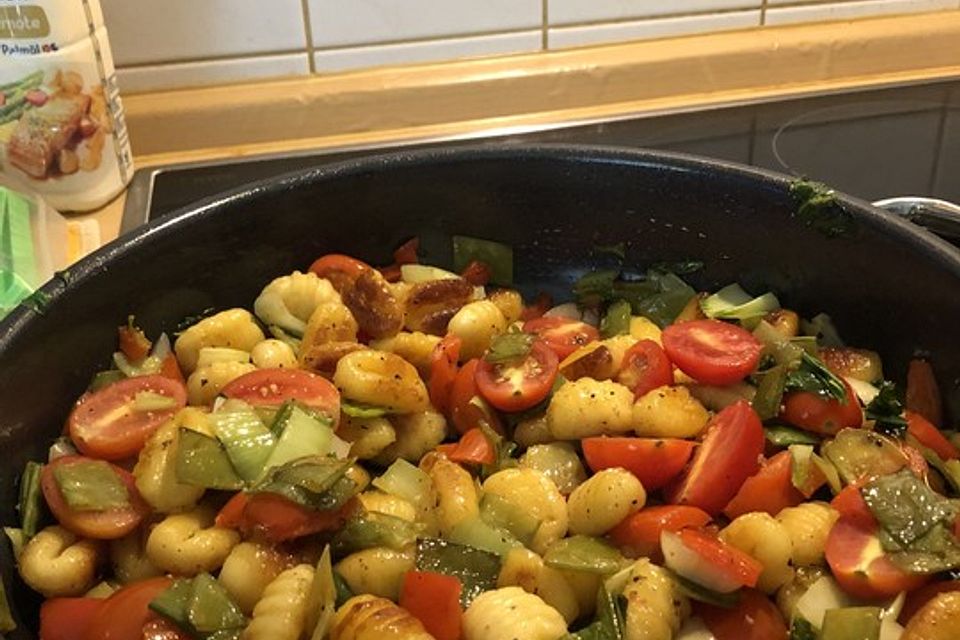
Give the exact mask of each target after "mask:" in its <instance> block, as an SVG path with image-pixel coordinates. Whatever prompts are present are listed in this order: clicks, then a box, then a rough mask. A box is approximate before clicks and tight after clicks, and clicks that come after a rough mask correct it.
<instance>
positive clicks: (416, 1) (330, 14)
mask: <svg viewBox="0 0 960 640" xmlns="http://www.w3.org/2000/svg"><path fill="white" fill-rule="evenodd" d="M309 2H310V24H311V29H312V32H313V44H314V46H316V47H342V46H349V45H357V44H371V43H378V42H397V41H402V40H409V39H414V38H442V37H444V36H456V35H470V34H478V33H485V32H491V31H508V30H520V29H531V28H541V27H542V25H543V7H542V4H541V1H540V0H400V1H398V0H309Z"/></svg>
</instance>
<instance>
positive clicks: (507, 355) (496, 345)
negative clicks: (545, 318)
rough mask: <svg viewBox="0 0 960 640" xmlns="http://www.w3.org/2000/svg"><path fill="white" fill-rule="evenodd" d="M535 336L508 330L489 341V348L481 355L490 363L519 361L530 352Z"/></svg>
mask: <svg viewBox="0 0 960 640" xmlns="http://www.w3.org/2000/svg"><path fill="white" fill-rule="evenodd" d="M536 339H537V336H535V335H534V334H532V333H524V332H522V331H508V332H507V333H503V334H500V335H499V336H497V337H496V338H494V339H493V341H492V342H491V343H490V350H489V351H487V354H486V355H485V356H484V357H483V358H484V360H486V361H487V362H489V363H491V364H513V363H515V362H520V361H521V360H523V359H524V358H526V357H527V355H528V354H529V353H530V349H531V348H533V343H534V342H535V341H536Z"/></svg>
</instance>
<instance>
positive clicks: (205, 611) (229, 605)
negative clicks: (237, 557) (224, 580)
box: [148, 573, 247, 640]
mask: <svg viewBox="0 0 960 640" xmlns="http://www.w3.org/2000/svg"><path fill="white" fill-rule="evenodd" d="M148 606H149V608H150V609H151V610H152V611H155V612H156V613H159V614H160V615H161V616H163V617H164V618H167V619H168V620H170V621H171V622H173V623H174V624H175V625H177V627H179V628H180V629H182V630H183V631H184V632H186V633H188V634H190V635H191V636H193V637H195V638H206V639H207V640H214V639H217V640H221V639H223V638H229V637H232V636H234V635H236V634H237V633H239V632H240V631H241V630H242V629H243V628H244V627H245V626H246V624H247V619H246V617H245V616H244V615H243V612H242V611H241V610H240V607H239V606H237V604H236V603H235V602H234V601H233V599H232V598H231V597H230V594H228V593H227V591H226V589H224V588H223V586H222V585H221V584H220V583H219V582H218V581H217V580H216V579H215V578H214V577H213V576H211V575H210V574H209V573H201V574H198V575H196V576H194V577H193V578H190V579H185V578H178V579H176V580H174V581H173V583H172V584H171V585H170V586H169V587H167V588H166V589H165V590H164V591H161V592H160V593H159V594H158V595H157V596H156V597H155V598H154V599H153V600H152V601H151V602H150V604H149V605H148Z"/></svg>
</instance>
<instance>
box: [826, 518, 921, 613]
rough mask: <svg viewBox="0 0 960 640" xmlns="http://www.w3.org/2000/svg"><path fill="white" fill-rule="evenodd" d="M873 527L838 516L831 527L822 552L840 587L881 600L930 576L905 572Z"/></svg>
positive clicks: (906, 589) (915, 585) (855, 594)
mask: <svg viewBox="0 0 960 640" xmlns="http://www.w3.org/2000/svg"><path fill="white" fill-rule="evenodd" d="M876 531H877V530H876V528H875V527H874V528H872V529H871V528H867V527H864V526H863V525H862V524H860V523H858V522H856V521H855V520H853V519H851V518H847V517H841V518H840V519H839V520H837V522H836V523H835V524H834V525H833V528H832V529H830V535H829V536H827V544H826V547H825V548H824V556H825V557H826V560H827V564H828V565H830V571H831V572H833V577H834V578H835V579H836V580H837V584H839V585H840V588H841V589H843V590H844V591H846V592H847V593H849V594H850V595H852V596H854V597H856V598H862V599H864V600H882V599H884V598H892V597H893V596H895V595H897V594H898V593H900V592H901V591H912V590H913V589H917V588H918V587H920V586H922V585H923V584H925V583H926V582H927V581H929V579H930V576H927V575H921V574H912V573H907V572H906V571H904V570H903V569H901V568H900V567H898V566H897V565H895V564H894V563H893V561H892V560H891V559H890V557H889V556H887V555H886V554H885V553H884V552H883V547H882V546H880V539H879V538H878V537H877V533H876Z"/></svg>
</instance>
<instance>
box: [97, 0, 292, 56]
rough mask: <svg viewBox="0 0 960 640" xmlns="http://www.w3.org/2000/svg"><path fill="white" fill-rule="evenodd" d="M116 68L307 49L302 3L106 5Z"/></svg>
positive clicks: (206, 0) (182, 0)
mask: <svg viewBox="0 0 960 640" xmlns="http://www.w3.org/2000/svg"><path fill="white" fill-rule="evenodd" d="M102 1H103V12H104V16H105V19H106V24H107V29H108V30H109V32H110V45H111V47H112V49H113V56H114V59H115V61H116V63H117V66H124V65H128V64H148V63H154V62H170V61H176V60H196V59H200V58H213V57H223V56H236V55H249V54H255V53H277V52H281V51H296V50H305V48H306V30H305V28H304V24H303V7H302V5H301V4H300V0H270V1H269V2H262V1H259V0H102Z"/></svg>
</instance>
